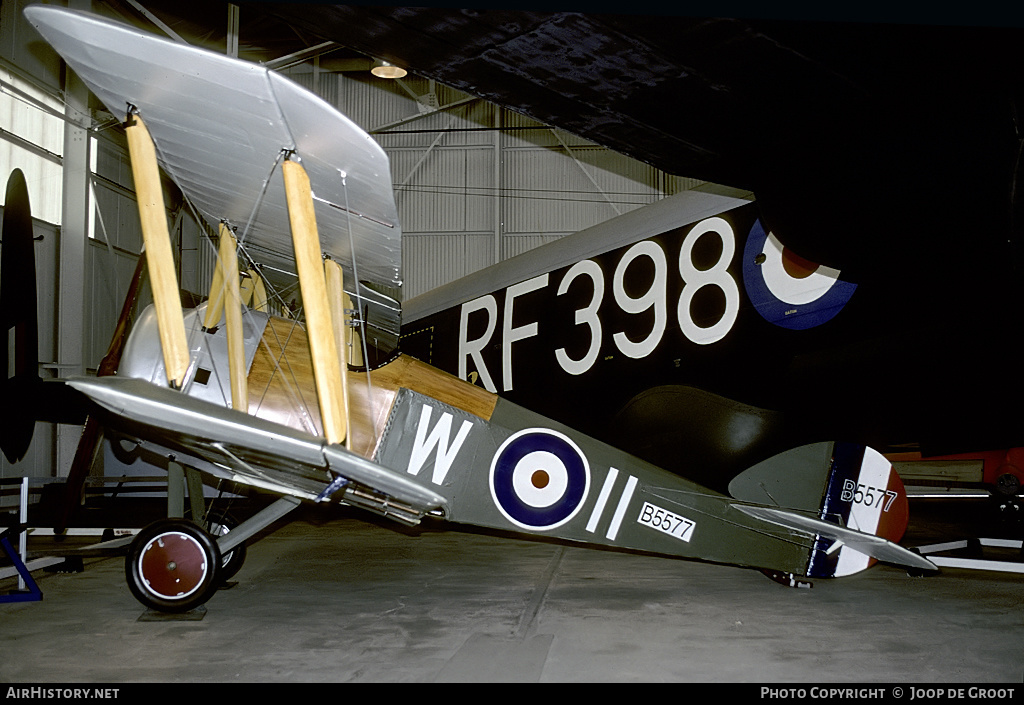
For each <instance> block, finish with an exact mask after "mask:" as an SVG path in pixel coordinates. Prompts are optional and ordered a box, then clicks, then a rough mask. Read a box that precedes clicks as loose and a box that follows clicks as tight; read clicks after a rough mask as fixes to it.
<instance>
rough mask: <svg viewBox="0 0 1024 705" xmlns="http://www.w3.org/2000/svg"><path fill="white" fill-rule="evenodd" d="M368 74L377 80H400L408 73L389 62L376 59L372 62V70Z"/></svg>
mask: <svg viewBox="0 0 1024 705" xmlns="http://www.w3.org/2000/svg"><path fill="white" fill-rule="evenodd" d="M370 73H372V74H373V75H374V76H376V77H377V78H402V77H403V76H405V74H407V73H408V71H406V70H405V69H403V68H402V67H401V66H395V65H394V64H392V63H390V62H387V61H381V60H380V59H378V60H377V61H374V62H373V68H371V69H370Z"/></svg>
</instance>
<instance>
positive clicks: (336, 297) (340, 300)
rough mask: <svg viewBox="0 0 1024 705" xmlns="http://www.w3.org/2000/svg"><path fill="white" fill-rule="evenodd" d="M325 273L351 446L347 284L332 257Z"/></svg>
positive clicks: (345, 418)
mask: <svg viewBox="0 0 1024 705" xmlns="http://www.w3.org/2000/svg"><path fill="white" fill-rule="evenodd" d="M324 275H325V277H326V281H327V305H328V306H330V308H331V325H332V326H333V328H334V344H335V346H337V349H338V367H339V368H340V369H341V407H342V409H343V411H344V418H343V420H344V422H345V425H346V429H345V445H346V447H349V440H350V438H351V434H349V433H348V429H347V426H348V420H349V416H350V412H349V403H348V355H347V345H346V343H345V337H344V336H345V328H346V326H345V286H344V275H343V274H342V271H341V265H340V264H338V263H337V262H335V261H334V260H331V259H325V260H324Z"/></svg>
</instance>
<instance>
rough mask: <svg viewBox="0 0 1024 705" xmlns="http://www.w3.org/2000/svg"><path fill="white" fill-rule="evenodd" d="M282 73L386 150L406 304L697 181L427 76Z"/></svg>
mask: <svg viewBox="0 0 1024 705" xmlns="http://www.w3.org/2000/svg"><path fill="white" fill-rule="evenodd" d="M289 75H290V76H291V78H293V79H294V80H296V81H297V82H299V83H301V84H302V85H304V86H306V87H307V88H310V89H312V90H315V91H316V92H318V93H319V94H320V95H321V96H322V97H323V98H324V99H325V100H327V101H328V102H330V103H332V104H333V105H335V106H336V107H337V108H338V109H339V110H341V112H343V113H345V114H346V115H348V116H349V117H350V118H351V119H352V120H353V121H354V122H356V124H358V125H359V126H360V127H362V128H363V129H365V130H367V131H368V132H370V133H371V134H372V135H373V136H374V138H375V139H376V140H377V141H378V142H379V143H380V144H381V146H382V147H383V148H384V150H385V151H386V152H387V153H388V155H389V157H390V159H391V176H392V179H393V181H394V184H395V198H396V202H397V204H398V213H399V218H400V220H401V223H402V230H403V233H404V244H403V250H402V256H403V267H404V276H405V286H404V291H403V296H404V297H406V298H410V297H413V296H416V295H417V294H421V293H423V292H425V291H429V290H430V289H432V288H434V287H437V286H440V285H441V284H444V283H447V282H449V281H452V280H453V279H457V278H458V277H461V276H465V275H466V274H469V273H471V272H474V271H476V270H478V269H481V268H483V267H486V266H489V265H491V264H494V263H496V262H498V261H501V260H503V259H507V258H509V257H513V256H515V255H517V254H520V253H522V252H525V251H527V250H530V249H533V248H535V247H538V246H540V245H543V244H546V243H549V242H552V241H554V240H557V239H558V238H560V237H562V236H564V235H568V234H569V233H573V232H576V231H577V230H582V229H584V228H587V227H590V226H592V225H595V224H597V223H600V222H602V221H604V220H607V219H609V218H612V217H614V216H616V215H619V214H621V213H625V212H627V211H629V210H632V209H634V208H639V207H641V206H643V205H645V204H647V203H651V202H653V201H655V200H658V199H660V198H664V197H665V196H666V195H671V194H673V193H676V192H678V191H681V190H684V189H687V188H692V187H693V186H696V185H698V184H699V183H701V182H698V181H694V180H691V179H680V178H677V177H672V176H670V175H667V174H665V173H664V172H661V171H658V170H657V169H654V168H652V167H650V166H649V165H647V164H643V163H640V162H637V161H635V160H632V159H629V158H627V157H624V156H622V155H620V154H616V153H614V152H610V151H609V150H607V149H604V148H602V147H598V146H596V145H594V144H592V143H589V142H586V141H584V140H581V139H579V138H577V137H574V136H572V135H569V134H567V133H565V132H562V131H557V130H552V129H549V128H546V127H544V126H543V125H541V124H539V123H537V122H535V121H533V120H530V119H529V118H526V117H523V116H520V115H517V114H515V113H512V112H510V111H508V110H504V109H501V108H497V107H496V106H493V105H490V104H488V103H485V102H483V101H480V100H473V99H471V97H470V96H467V95H466V94H463V93H460V92H458V91H455V90H453V89H451V88H448V87H446V86H442V85H438V84H436V83H432V82H431V81H428V80H426V79H422V78H417V77H412V76H408V77H406V78H404V79H401V80H399V81H389V80H385V79H378V78H375V77H373V76H371V75H370V74H368V73H355V72H353V73H342V74H331V73H319V74H314V73H313V71H312V70H311V68H310V67H309V66H301V67H296V68H294V69H292V70H291V71H289ZM445 106H454V107H451V108H448V109H441V110H438V108H439V107H440V108H444V107H445Z"/></svg>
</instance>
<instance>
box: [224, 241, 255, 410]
mask: <svg viewBox="0 0 1024 705" xmlns="http://www.w3.org/2000/svg"><path fill="white" fill-rule="evenodd" d="M237 250H238V243H237V242H235V236H234V235H232V234H231V231H230V230H229V229H228V226H227V225H225V224H224V223H221V224H220V253H219V257H218V259H219V262H218V264H217V267H218V269H221V268H223V270H224V317H225V320H226V321H227V327H228V328H227V333H228V370H229V376H230V378H231V406H232V407H233V408H235V409H237V410H238V411H242V412H248V411H249V388H248V384H247V381H246V369H245V342H244V341H243V340H242V295H241V292H240V284H239V277H238V251H237Z"/></svg>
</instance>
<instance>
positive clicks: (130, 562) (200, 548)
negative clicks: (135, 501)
mask: <svg viewBox="0 0 1024 705" xmlns="http://www.w3.org/2000/svg"><path fill="white" fill-rule="evenodd" d="M236 550H237V549H236ZM221 565H222V557H221V553H220V548H219V547H218V546H217V542H216V541H215V540H214V538H213V537H212V536H210V534H208V533H207V532H206V531H204V530H203V529H201V528H200V527H198V526H196V525H195V524H193V523H192V522H190V521H186V520H184V519H164V520H161V521H157V522H155V523H153V524H150V525H149V526H147V527H146V528H145V529H143V530H142V531H140V532H139V534H138V535H137V536H136V537H135V540H134V541H132V543H131V546H130V547H129V549H128V557H127V559H126V560H125V576H126V577H127V579H128V587H129V589H130V590H131V592H132V594H133V595H134V596H135V599H137V600H138V601H139V602H141V603H142V604H143V605H145V606H146V607H149V608H150V609H154V610H159V611H161V612H187V611H189V610H191V609H194V608H196V607H198V606H199V605H202V604H203V603H205V602H206V601H207V600H209V599H210V597H211V596H212V595H213V593H214V591H215V590H216V589H217V586H218V585H219V584H220V582H221V580H222V578H221Z"/></svg>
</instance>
